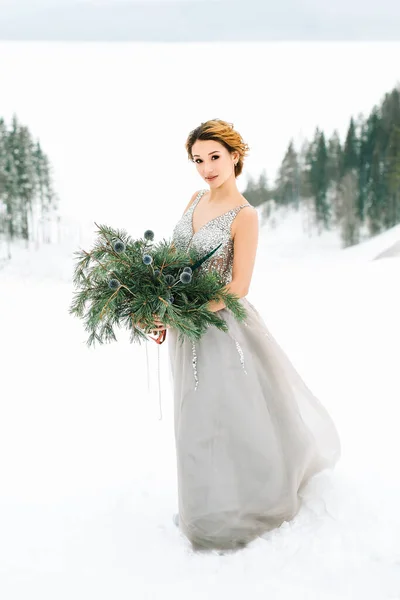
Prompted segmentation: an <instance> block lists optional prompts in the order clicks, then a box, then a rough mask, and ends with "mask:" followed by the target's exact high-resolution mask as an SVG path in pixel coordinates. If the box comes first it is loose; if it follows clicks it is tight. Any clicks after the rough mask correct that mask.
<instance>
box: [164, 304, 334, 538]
mask: <svg viewBox="0 0 400 600" xmlns="http://www.w3.org/2000/svg"><path fill="white" fill-rule="evenodd" d="M240 302H241V303H242V304H243V306H244V307H245V308H246V309H247V312H248V317H247V318H246V321H245V322H242V323H239V322H238V321H237V320H236V319H235V318H234V317H233V315H232V313H231V311H230V310H228V309H226V308H225V309H222V310H220V311H219V313H218V314H219V315H220V316H222V317H223V318H224V319H225V320H226V322H227V324H228V326H229V333H224V332H222V331H220V330H218V329H216V328H215V327H209V328H208V330H207V332H206V334H205V335H204V336H203V337H202V338H201V340H200V341H198V342H195V343H194V344H193V343H192V342H191V341H188V340H185V341H184V342H183V344H181V343H180V342H179V341H178V333H177V331H176V330H175V329H173V328H170V329H169V330H168V336H167V340H168V351H169V358H170V368H171V374H172V381H173V394H174V419H175V420H174V427H175V441H176V458H177V476H178V477H177V480H178V499H179V527H180V529H181V531H182V532H183V533H184V535H185V536H186V537H187V538H188V539H189V540H190V541H191V542H192V544H193V545H194V547H200V548H201V547H204V548H210V549H211V548H215V549H218V548H220V549H224V548H225V549H229V548H230V549H232V548H236V547H243V545H245V544H246V543H248V542H249V541H251V540H253V539H255V538H256V537H257V536H259V535H261V534H263V533H265V532H266V531H268V530H271V529H273V528H275V527H278V526H279V525H281V524H282V523H283V522H284V521H288V520H290V519H292V518H293V517H294V516H295V515H296V514H297V512H298V511H299V509H300V506H301V497H300V495H299V492H300V491H301V489H302V487H303V486H304V485H305V484H306V483H307V481H308V480H309V479H310V478H311V477H312V476H313V475H315V474H316V473H318V472H320V471H322V470H323V469H325V468H331V467H333V466H334V465H335V463H336V462H337V461H338V459H339V457H340V454H341V446H340V439H339V436H338V433H337V430H336V427H335V425H334V423H333V421H332V419H331V417H330V416H329V414H328V413H327V411H326V409H325V408H324V407H323V405H322V404H321V403H320V401H319V400H318V399H317V398H316V397H315V396H314V395H313V393H312V392H311V391H310V389H309V388H308V387H307V385H306V384H305V383H304V381H303V380H302V379H301V377H300V375H299V374H298V372H297V371H296V369H295V367H294V366H293V365H292V363H291V362H290V360H289V358H288V357H287V356H286V354H285V353H284V351H283V350H282V349H281V347H280V346H279V345H278V343H277V342H276V340H275V339H274V338H273V336H272V335H271V333H270V332H269V331H268V329H267V326H266V324H265V323H264V321H263V319H262V317H261V315H260V314H259V313H258V311H257V310H256V309H255V308H254V306H253V305H252V304H251V303H250V302H249V301H248V300H247V298H241V299H240Z"/></svg>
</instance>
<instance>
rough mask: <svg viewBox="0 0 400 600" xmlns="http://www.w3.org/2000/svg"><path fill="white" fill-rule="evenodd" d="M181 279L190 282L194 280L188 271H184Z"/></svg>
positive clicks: (180, 276) (183, 281)
mask: <svg viewBox="0 0 400 600" xmlns="http://www.w3.org/2000/svg"><path fill="white" fill-rule="evenodd" d="M179 279H180V280H181V282H182V283H190V282H191V281H192V276H191V274H190V273H188V272H187V271H183V273H181V274H180V275H179Z"/></svg>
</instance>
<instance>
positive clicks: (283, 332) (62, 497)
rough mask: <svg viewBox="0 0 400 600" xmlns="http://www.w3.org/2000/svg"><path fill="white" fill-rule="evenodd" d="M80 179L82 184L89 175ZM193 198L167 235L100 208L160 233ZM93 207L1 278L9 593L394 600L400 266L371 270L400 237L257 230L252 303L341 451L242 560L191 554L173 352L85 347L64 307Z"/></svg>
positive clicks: (2, 472) (2, 567)
mask: <svg viewBox="0 0 400 600" xmlns="http://www.w3.org/2000/svg"><path fill="white" fill-rule="evenodd" d="M14 48H15V47H14ZM53 58H54V57H53ZM93 60H94V59H93ZM0 64H1V61H0ZM16 68H18V69H22V67H21V65H19V66H18V67H17V66H16ZM6 87H7V86H6ZM8 93H10V92H8ZM54 93H55V92H54ZM6 97H7V96H6ZM9 101H10V102H11V100H10V99H9ZM21 106H22V105H21ZM26 110H27V113H28V112H29V111H32V110H33V109H32V107H29V109H28V108H27V109H26ZM74 110H75V108H74ZM21 112H23V111H21ZM57 118H60V117H57ZM194 121H196V119H194ZM53 125H54V122H53ZM37 129H38V130H37V131H36V133H37V134H38V135H40V128H37ZM49 139H50V138H49ZM69 143H70V141H69V140H67V141H66V146H65V149H64V150H63V151H64V152H65V154H66V155H67V154H68V153H69V152H70V151H71V152H73V151H74V150H75V146H71V147H69V146H68V144H69ZM44 146H45V144H44ZM86 152H90V150H88V148H86ZM69 160H70V159H69ZM144 160H146V161H147V158H145V159H144ZM149 160H150V159H149ZM174 160H175V159H174ZM150 162H151V160H150ZM56 164H57V163H56ZM157 164H158V163H157ZM174 167H176V164H175V165H174ZM153 168H154V163H153ZM176 168H177V167H176ZM111 170H112V169H111ZM66 173H67V171H65V173H64V177H65V176H66ZM109 176H110V177H111V175H109ZM70 177H71V179H72V180H73V181H72V182H71V183H70V184H69V186H70V187H69V190H70V191H72V190H73V189H74V186H75V188H77V187H78V186H79V180H80V178H82V177H83V175H82V172H79V173H78V174H76V173H75V172H74V171H73V170H71V171H70ZM200 187H201V185H199V181H198V180H196V183H195V185H194V187H193V189H199V188H200ZM171 193H172V192H171V190H169V192H168V194H169V196H168V198H167V200H169V199H170V198H172V196H171ZM67 196H68V195H67ZM163 201H165V200H164V199H162V200H161V201H160V202H163ZM65 202H67V200H66V201H65ZM184 205H186V202H182V203H181V204H179V202H178V201H176V204H175V206H174V211H175V212H174V214H172V213H173V211H172V212H171V215H170V216H169V221H166V222H165V227H164V229H163V230H162V229H161V221H160V229H158V228H157V227H153V225H152V223H153V214H151V216H150V213H152V212H153V211H151V208H150V205H149V206H147V205H146V203H144V204H142V206H141V214H140V215H139V216H138V220H136V215H135V220H134V219H133V217H132V216H131V222H130V223H128V222H127V218H126V215H127V213H126V212H124V210H119V206H114V207H112V206H110V207H108V209H107V210H108V212H107V213H106V212H104V213H103V215H104V217H109V219H108V220H109V221H111V222H109V224H110V225H111V226H118V227H119V226H126V228H127V229H128V230H129V232H130V233H131V234H132V235H133V236H135V235H136V234H137V233H140V232H141V231H142V230H143V231H144V229H145V228H148V227H149V226H150V225H151V228H152V229H155V231H156V239H160V237H161V236H162V235H167V233H168V227H170V225H171V223H172V222H173V221H174V220H175V218H176V217H177V216H178V215H179V214H180V211H181V209H182V210H183V208H184ZM113 210H114V212H113ZM92 211H93V215H92V217H91V218H89V219H88V218H87V214H86V213H85V211H83V214H82V215H80V213H79V212H78V211H76V215H75V218H73V217H72V216H68V217H67V216H65V215H64V216H63V218H62V221H61V224H60V229H59V235H58V237H57V239H55V241H54V242H53V244H51V245H42V246H40V247H39V248H34V247H32V248H30V249H26V248H24V246H23V245H22V244H21V245H18V246H14V247H13V251H12V255H13V257H12V260H11V261H8V262H6V263H3V264H2V265H3V266H2V269H1V270H0V289H1V292H2V293H1V300H0V307H1V311H0V332H1V341H2V344H1V348H2V361H1V367H2V369H1V384H2V387H1V396H0V397H1V400H0V411H1V414H0V456H1V457H2V459H1V460H0V490H1V491H0V531H1V537H0V596H1V597H2V598H6V599H7V600H22V599H24V600H25V599H26V598H29V599H30V600H34V599H35V600H36V599H38V600H39V599H40V600H47V599H49V600H50V599H51V600H53V599H54V598H57V600H63V599H65V600H67V599H68V600H70V599H71V598H74V599H76V600H86V599H87V598H96V600H103V599H107V600H108V599H109V598H111V597H115V598H118V600H125V599H128V598H132V597H134V598H139V599H140V600H147V599H151V600H153V599H158V598H169V597H171V598H172V597H173V598H174V599H175V600H178V599H183V598H187V597H188V596H189V595H190V598H191V599H193V600H197V599H200V598H204V597H208V598H215V599H217V598H218V599H220V598H225V597H229V598H230V599H232V600H236V599H239V598H240V599H241V598H243V596H244V595H246V596H248V597H250V598H252V600H257V599H265V598H273V599H274V600H289V599H290V600H292V599H293V598H296V600H314V599H315V600H317V599H318V600H321V599H323V600H339V599H340V600H370V599H371V600H394V599H398V598H400V516H399V511H398V506H399V505H400V486H399V475H398V465H397V457H398V455H399V452H400V438H399V436H398V416H399V410H398V401H399V398H400V382H399V376H398V364H399V346H398V340H399V339H400V319H399V318H398V307H399V305H400V286H399V277H398V273H399V268H400V257H399V256H394V257H390V258H381V259H380V260H374V259H375V258H376V257H377V256H379V255H380V254H382V253H384V252H386V251H387V250H388V249H389V248H390V247H392V245H393V244H395V243H396V242H397V241H398V240H399V239H400V228H399V227H396V228H393V229H392V230H389V231H387V232H384V233H382V234H380V235H378V236H376V237H374V238H372V239H369V240H364V241H363V242H362V243H360V244H359V245H357V246H355V247H352V248H348V249H345V250H343V249H341V248H340V241H339V237H338V234H337V232H325V233H323V234H321V236H318V235H316V234H315V233H314V234H313V235H312V236H311V237H308V236H307V234H305V233H304V231H303V229H302V223H303V219H304V214H302V213H301V212H300V213H288V214H282V216H281V218H280V219H279V222H278V223H277V225H276V227H275V228H271V227H269V225H268V224H265V225H264V226H263V227H262V229H261V232H260V243H259V252H258V256H257V263H256V268H255V273H254V277H253V281H252V287H251V290H250V293H249V295H248V298H249V300H250V301H251V302H252V303H253V304H254V305H255V306H256V308H257V309H258V310H259V312H260V313H261V314H262V316H263V318H264V320H265V321H266V323H267V325H268V327H269V328H270V329H271V331H272V333H273V335H274V336H275V337H276V338H277V339H278V341H279V343H280V344H281V345H282V347H283V348H284V349H285V351H286V352H287V353H288V355H289V356H290V358H291V360H293V363H294V364H295V365H296V367H297V368H298V369H299V371H300V373H301V374H302V376H303V377H304V379H305V380H306V381H307V383H308V384H309V385H310V386H311V387H312V389H313V391H314V392H315V393H316V394H317V395H318V397H319V398H320V399H321V401H322V402H323V404H324V405H325V406H326V407H327V409H328V411H329V413H330V414H331V415H332V417H333V419H334V421H335V423H336V424H337V427H338V430H339V433H340V436H341V440H342V450H343V455H342V458H341V460H340V462H339V463H338V465H337V466H336V468H335V469H334V470H333V471H324V472H323V473H321V474H319V475H318V476H316V477H314V478H313V480H312V481H311V482H310V484H309V485H308V486H307V487H306V489H305V490H304V495H303V496H304V503H303V506H302V508H301V510H300V512H299V514H298V515H297V516H296V517H295V519H293V521H291V522H285V523H284V524H283V525H282V526H281V527H279V528H278V529H276V530H274V531H272V532H270V533H269V534H267V535H266V536H265V537H263V538H260V539H258V540H255V541H254V542H252V543H251V544H250V545H249V546H248V547H247V548H245V549H244V550H240V551H238V552H236V553H225V554H220V553H218V552H210V553H195V552H193V551H192V550H191V546H190V544H189V542H188V541H187V540H186V539H185V538H184V537H183V535H182V534H181V533H180V531H179V530H178V529H177V528H176V527H175V525H174V524H173V522H172V515H173V513H174V512H177V488H176V485H177V482H176V473H175V448H174V435H173V412H172V411H173V406H172V395H171V388H170V381H169V370H168V355H167V345H166V344H164V345H162V346H161V347H159V346H157V344H154V343H153V342H151V341H150V342H149V343H148V344H147V349H148V362H147V357H146V352H145V346H144V345H142V346H139V345H137V346H135V345H130V344H129V341H128V336H127V334H126V333H125V332H123V331H121V332H120V333H119V334H118V343H112V344H109V345H104V346H100V347H97V348H95V349H93V348H92V349H88V348H87V346H86V343H85V340H86V334H85V331H84V329H83V326H82V323H81V322H80V321H78V320H77V319H76V318H73V317H71V316H70V315H69V314H68V307H69V304H70V302H71V299H72V293H73V286H72V267H73V259H72V253H73V251H74V250H76V249H77V247H78V246H82V247H84V248H88V247H89V246H90V244H91V242H92V239H93V232H94V229H95V228H94V225H93V222H94V221H99V220H100V221H101V219H99V217H98V214H97V212H96V209H95V203H93V204H92ZM88 212H90V211H89V209H88ZM78 214H79V215H80V216H79V218H78ZM158 360H159V361H160V363H159V368H160V372H159V377H160V382H161V393H162V404H161V408H162V419H160V404H159V400H160V399H159V390H158ZM148 368H149V372H150V386H149V387H148V379H147V369H148Z"/></svg>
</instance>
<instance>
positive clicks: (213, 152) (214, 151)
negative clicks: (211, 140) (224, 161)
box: [193, 150, 219, 158]
mask: <svg viewBox="0 0 400 600" xmlns="http://www.w3.org/2000/svg"><path fill="white" fill-rule="evenodd" d="M216 152H219V150H213V151H212V152H209V153H208V156H210V154H215V153H216ZM195 156H198V157H199V158H200V154H193V158H194V157H195Z"/></svg>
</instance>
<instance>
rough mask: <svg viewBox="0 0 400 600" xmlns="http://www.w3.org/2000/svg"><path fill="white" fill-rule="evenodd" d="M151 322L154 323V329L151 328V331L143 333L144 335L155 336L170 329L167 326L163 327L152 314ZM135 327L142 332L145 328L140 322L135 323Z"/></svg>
mask: <svg viewBox="0 0 400 600" xmlns="http://www.w3.org/2000/svg"><path fill="white" fill-rule="evenodd" d="M153 321H154V324H155V327H153V328H152V329H151V331H145V333H152V334H153V335H156V334H157V333H160V332H161V331H165V329H167V328H168V327H170V326H169V325H164V324H163V323H162V322H161V321H160V319H159V318H158V317H157V316H156V314H153ZM137 326H138V327H140V328H141V329H143V330H144V328H145V326H144V324H143V323H141V322H140V321H138V322H137Z"/></svg>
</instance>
